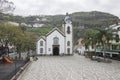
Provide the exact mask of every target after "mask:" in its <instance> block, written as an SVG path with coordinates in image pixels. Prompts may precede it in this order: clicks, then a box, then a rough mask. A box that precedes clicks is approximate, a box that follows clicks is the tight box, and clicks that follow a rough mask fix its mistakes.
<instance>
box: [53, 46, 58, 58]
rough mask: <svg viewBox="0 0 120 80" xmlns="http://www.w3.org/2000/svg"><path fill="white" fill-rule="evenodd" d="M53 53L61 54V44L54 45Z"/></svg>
mask: <svg viewBox="0 0 120 80" xmlns="http://www.w3.org/2000/svg"><path fill="white" fill-rule="evenodd" d="M53 55H55V56H57V55H59V45H53Z"/></svg>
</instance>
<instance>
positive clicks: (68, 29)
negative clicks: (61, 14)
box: [67, 26, 70, 34]
mask: <svg viewBox="0 0 120 80" xmlns="http://www.w3.org/2000/svg"><path fill="white" fill-rule="evenodd" d="M67 33H68V34H70V27H69V26H68V27H67Z"/></svg>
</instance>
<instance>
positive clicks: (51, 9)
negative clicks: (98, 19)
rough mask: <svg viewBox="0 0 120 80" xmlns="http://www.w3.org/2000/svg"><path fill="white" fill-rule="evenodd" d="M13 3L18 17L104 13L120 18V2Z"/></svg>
mask: <svg viewBox="0 0 120 80" xmlns="http://www.w3.org/2000/svg"><path fill="white" fill-rule="evenodd" d="M9 1H13V2H14V4H15V6H16V9H15V11H14V14H17V15H23V16H28V15H54V14H65V13H66V12H68V13H73V12H80V11H85V12H86V11H102V12H109V13H111V14H114V15H116V16H118V17H120V0H9Z"/></svg>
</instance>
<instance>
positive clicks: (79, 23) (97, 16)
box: [0, 11, 119, 42]
mask: <svg viewBox="0 0 120 80" xmlns="http://www.w3.org/2000/svg"><path fill="white" fill-rule="evenodd" d="M69 15H70V17H71V20H72V22H73V29H74V34H73V35H74V41H75V42H76V41H77V39H78V38H80V37H82V34H83V33H84V32H85V29H86V28H95V27H97V28H106V27H109V25H112V24H116V23H117V22H118V20H119V18H118V17H117V16H115V15H112V14H110V13H105V12H99V11H91V12H74V13H72V14H69ZM64 17H65V15H42V16H39V15H37V16H27V17H22V16H17V15H10V14H9V15H8V14H2V15H1V14H0V21H13V22H17V23H26V24H29V25H33V24H35V23H39V24H44V26H43V27H44V28H32V29H30V28H28V31H31V32H35V33H36V34H39V35H40V34H42V32H43V34H45V33H46V32H49V30H51V28H52V27H61V26H62V23H63V21H64ZM49 27H50V28H49ZM45 28H47V29H45Z"/></svg>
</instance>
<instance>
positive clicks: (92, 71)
mask: <svg viewBox="0 0 120 80" xmlns="http://www.w3.org/2000/svg"><path fill="white" fill-rule="evenodd" d="M21 80H120V61H114V60H113V61H112V63H103V62H97V61H91V60H90V59H87V58H85V57H84V56H79V55H74V56H41V57H39V60H37V61H35V62H33V63H32V64H31V66H30V67H29V68H28V70H27V71H26V73H25V74H24V76H23V77H22V78H21Z"/></svg>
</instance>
